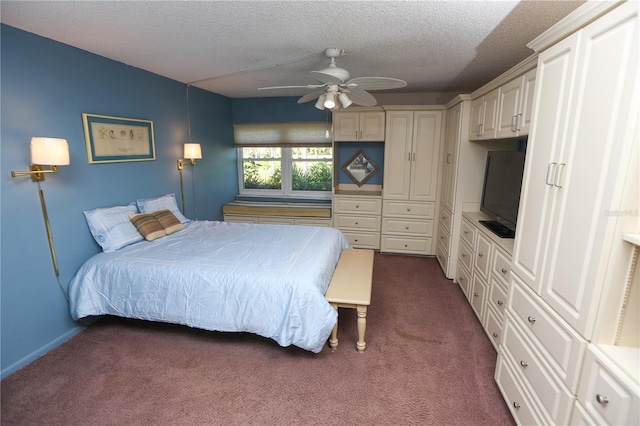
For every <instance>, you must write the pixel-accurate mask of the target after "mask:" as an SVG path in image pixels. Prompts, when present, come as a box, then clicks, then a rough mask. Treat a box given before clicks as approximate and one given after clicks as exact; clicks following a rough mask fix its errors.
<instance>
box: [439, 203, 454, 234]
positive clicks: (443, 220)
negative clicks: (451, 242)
mask: <svg viewBox="0 0 640 426" xmlns="http://www.w3.org/2000/svg"><path fill="white" fill-rule="evenodd" d="M452 220H453V215H452V214H451V212H450V211H449V210H447V209H446V208H444V207H442V208H441V209H440V217H439V219H438V221H439V222H440V225H442V226H444V227H445V229H446V230H447V231H451V221H452Z"/></svg>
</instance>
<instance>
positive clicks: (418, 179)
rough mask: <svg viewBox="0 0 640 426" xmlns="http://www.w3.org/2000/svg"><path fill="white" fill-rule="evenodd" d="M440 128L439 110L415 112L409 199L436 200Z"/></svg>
mask: <svg viewBox="0 0 640 426" xmlns="http://www.w3.org/2000/svg"><path fill="white" fill-rule="evenodd" d="M441 130H442V112H441V111H417V112H415V114H414V118H413V152H412V154H411V179H410V184H409V199H410V200H413V201H436V193H437V190H438V164H439V159H440V141H441Z"/></svg>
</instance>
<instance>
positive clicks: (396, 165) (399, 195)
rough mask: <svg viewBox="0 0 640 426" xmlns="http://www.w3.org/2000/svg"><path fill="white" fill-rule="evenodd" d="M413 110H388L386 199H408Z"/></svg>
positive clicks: (385, 149) (384, 190)
mask: <svg viewBox="0 0 640 426" xmlns="http://www.w3.org/2000/svg"><path fill="white" fill-rule="evenodd" d="M412 140H413V111H390V112H387V133H386V141H385V148H384V186H383V195H384V198H385V199H393V200H408V199H409V186H410V181H411V163H412V158H413V152H412V150H411V144H412Z"/></svg>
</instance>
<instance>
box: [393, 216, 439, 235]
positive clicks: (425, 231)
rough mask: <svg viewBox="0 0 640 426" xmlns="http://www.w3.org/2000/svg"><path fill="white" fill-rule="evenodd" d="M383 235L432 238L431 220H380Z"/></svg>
mask: <svg viewBox="0 0 640 426" xmlns="http://www.w3.org/2000/svg"><path fill="white" fill-rule="evenodd" d="M382 233H383V234H399V235H411V236H416V237H432V236H433V221H432V220H410V219H395V218H388V217H386V218H384V219H382Z"/></svg>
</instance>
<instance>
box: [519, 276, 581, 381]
mask: <svg viewBox="0 0 640 426" xmlns="http://www.w3.org/2000/svg"><path fill="white" fill-rule="evenodd" d="M525 287H526V285H525V284H524V283H523V282H522V281H520V280H519V278H518V277H517V275H515V274H512V276H511V287H510V292H509V302H508V307H507V313H508V312H511V313H512V314H513V316H514V319H515V320H516V322H517V324H518V325H520V327H521V328H522V329H523V330H524V332H525V333H526V335H527V336H529V337H530V338H531V340H532V341H533V345H534V346H535V347H536V348H537V349H538V350H539V351H540V352H541V353H542V356H543V358H544V359H546V360H547V362H548V363H549V365H550V366H551V368H552V369H553V370H554V371H555V373H556V374H557V375H558V376H559V377H560V378H561V379H562V381H563V382H564V384H565V385H566V386H567V387H568V388H569V390H570V391H571V392H572V393H574V394H575V393H576V391H577V384H578V373H579V371H580V366H581V365H582V359H583V358H584V352H585V347H586V344H587V342H586V341H585V340H584V339H583V338H582V337H580V335H579V334H578V333H577V332H575V331H574V330H573V329H572V328H570V327H569V326H568V325H566V324H565V323H563V322H562V320H561V319H560V317H558V316H557V314H555V313H553V312H552V311H550V310H548V308H546V307H544V306H543V305H542V304H541V303H542V302H538V300H539V299H537V296H535V295H533V294H532V293H531V292H530V290H528V289H526V288H525Z"/></svg>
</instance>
